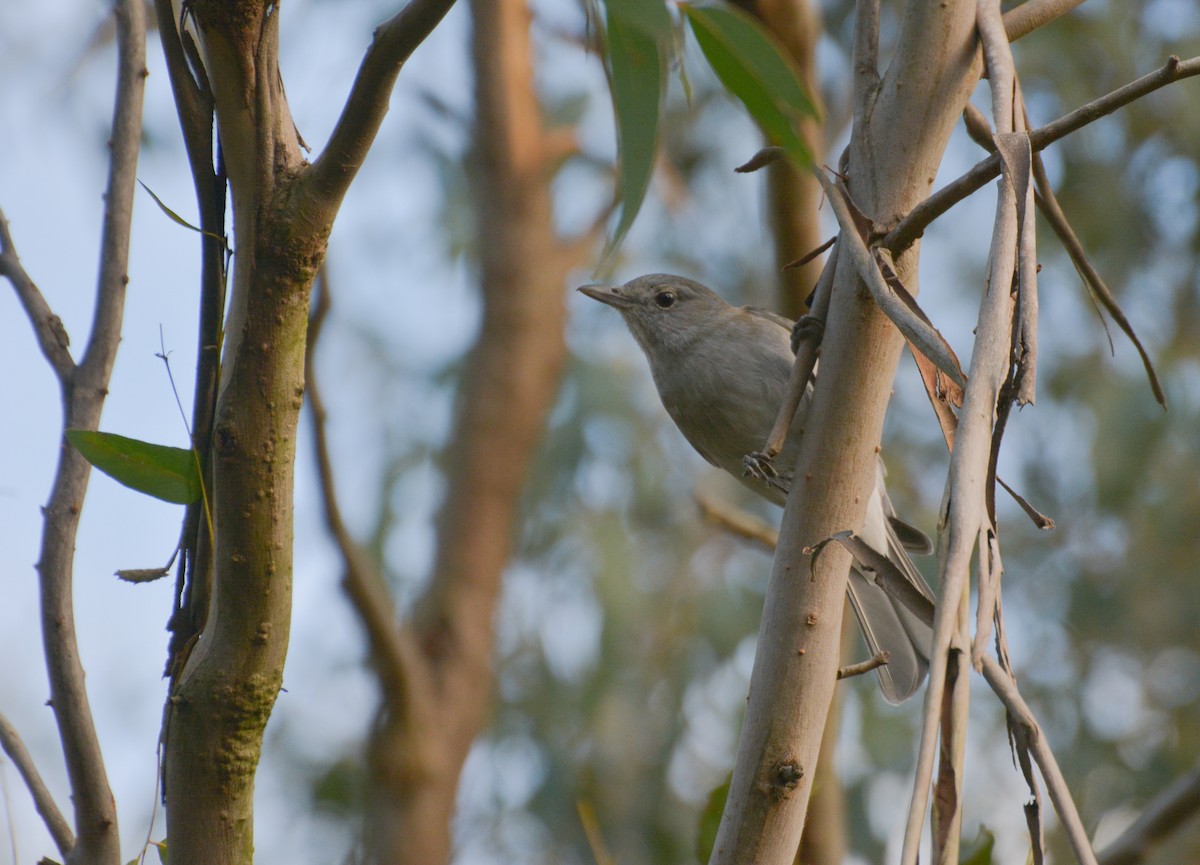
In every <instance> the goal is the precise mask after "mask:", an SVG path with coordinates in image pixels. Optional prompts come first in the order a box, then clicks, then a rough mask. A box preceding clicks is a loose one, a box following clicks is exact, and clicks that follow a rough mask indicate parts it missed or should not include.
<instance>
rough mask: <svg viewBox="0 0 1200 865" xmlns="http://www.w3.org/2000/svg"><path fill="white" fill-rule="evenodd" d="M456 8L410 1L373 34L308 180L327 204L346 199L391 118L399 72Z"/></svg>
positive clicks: (434, 0)
mask: <svg viewBox="0 0 1200 865" xmlns="http://www.w3.org/2000/svg"><path fill="white" fill-rule="evenodd" d="M453 5H454V0H410V2H409V4H408V5H407V6H405V7H404V8H403V9H401V10H400V11H399V12H397V13H396V14H395V15H393V16H392V17H391V18H389V19H388V20H387V21H385V22H384V23H383V24H381V25H379V27H377V28H376V29H375V38H374V40H373V41H372V42H371V47H370V48H368V49H367V53H366V55H365V56H364V57H363V61H362V65H361V66H359V68H358V75H357V77H356V78H355V79H354V84H353V86H352V87H351V89H350V97H349V98H348V99H347V100H346V107H345V108H343V109H342V116H341V117H339V118H338V122H337V126H335V127H334V129H333V134H332V135H331V136H330V138H329V143H328V144H327V145H326V146H325V150H324V152H322V153H321V155H320V156H319V157H318V158H317V160H316V161H315V162H314V163H313V165H312V169H311V173H310V174H309V177H308V183H310V184H311V186H312V188H313V189H314V190H315V192H316V194H317V195H318V197H320V198H321V199H323V200H324V201H325V202H326V203H328V204H334V205H335V204H336V203H337V202H338V201H340V200H341V198H342V196H343V195H345V194H346V190H347V189H348V188H349V187H350V181H352V180H353V179H354V176H355V175H356V174H357V173H358V169H359V168H361V167H362V164H363V160H364V159H366V157H367V151H368V150H369V149H370V148H371V142H373V141H374V140H375V135H376V133H378V132H379V126H380V124H381V123H383V118H384V116H385V115H386V114H387V110H388V101H389V100H390V99H391V95H392V87H393V86H394V85H395V83H396V77H397V76H398V75H399V74H400V69H401V68H402V67H403V66H404V64H405V62H406V61H407V60H408V58H409V57H410V56H411V55H412V53H413V51H415V50H416V49H417V46H418V45H420V44H421V43H422V42H423V41H425V37H427V36H428V35H429V34H430V33H431V32H432V31H433V28H434V27H436V26H437V25H438V22H440V21H441V20H442V18H443V17H445V15H446V13H447V12H449V11H450V7H451V6H453Z"/></svg>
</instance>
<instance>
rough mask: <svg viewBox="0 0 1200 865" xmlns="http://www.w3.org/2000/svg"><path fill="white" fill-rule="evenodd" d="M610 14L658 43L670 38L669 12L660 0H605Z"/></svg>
mask: <svg viewBox="0 0 1200 865" xmlns="http://www.w3.org/2000/svg"><path fill="white" fill-rule="evenodd" d="M604 5H605V8H606V9H607V10H608V14H609V15H610V16H612V15H616V16H617V17H618V18H620V19H621V20H622V21H623V22H624V23H625V24H628V25H629V26H631V27H634V28H636V29H637V30H640V31H641V32H642V33H643V34H645V35H646V36H649V37H650V38H652V39H655V40H657V41H658V42H659V43H660V44H661V43H663V42H665V41H666V40H668V39H670V38H671V14H670V13H669V12H668V11H667V7H666V4H664V3H663V2H662V0H606V2H605V4H604Z"/></svg>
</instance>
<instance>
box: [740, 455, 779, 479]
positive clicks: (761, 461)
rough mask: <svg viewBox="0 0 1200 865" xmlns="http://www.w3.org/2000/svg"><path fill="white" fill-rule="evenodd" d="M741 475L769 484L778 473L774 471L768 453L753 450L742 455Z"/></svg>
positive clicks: (773, 465)
mask: <svg viewBox="0 0 1200 865" xmlns="http://www.w3.org/2000/svg"><path fill="white" fill-rule="evenodd" d="M742 477H747V478H754V479H755V480H759V481H762V482H763V483H766V484H770V483H771V482H772V481H775V480H776V479H777V478H778V477H779V473H778V472H777V471H775V464H774V462H773V461H772V457H771V456H770V455H769V454H766V453H763V452H762V451H755V452H754V453H749V454H746V455H745V456H744V457H742Z"/></svg>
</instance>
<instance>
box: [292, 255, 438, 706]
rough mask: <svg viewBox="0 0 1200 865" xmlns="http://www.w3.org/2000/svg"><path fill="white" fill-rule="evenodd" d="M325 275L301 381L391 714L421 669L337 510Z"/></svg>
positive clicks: (353, 596) (332, 530) (350, 591)
mask: <svg viewBox="0 0 1200 865" xmlns="http://www.w3.org/2000/svg"><path fill="white" fill-rule="evenodd" d="M326 274H327V272H326V269H325V268H324V267H322V268H321V271H320V273H319V275H318V281H317V287H316V299H315V304H314V306H313V312H312V316H311V317H310V319H309V325H308V342H307V346H306V349H305V355H304V378H305V382H306V391H307V397H308V405H309V409H310V417H311V418H312V431H313V452H314V456H315V458H316V462H317V479H318V482H319V485H320V488H321V505H322V510H323V511H324V514H325V526H326V528H327V529H329V534H330V535H331V536H332V537H333V540H334V543H335V544H336V545H337V548H338V552H339V553H340V554H341V557H342V564H343V567H344V573H343V576H342V588H343V589H344V590H345V592H346V596H347V597H348V598H349V599H350V603H351V604H353V606H354V609H355V612H357V613H358V617H359V619H360V620H361V621H362V623H363V629H364V630H365V631H366V633H367V642H368V643H369V644H370V647H371V659H372V661H373V662H374V664H375V670H376V672H377V673H378V675H379V677H380V679H381V680H382V682H381V684H382V691H383V695H384V699H385V700H387V702H388V704H389V706H390V707H391V708H392V710H393V712H395V710H397V709H401V708H402V707H403V706H404V704H405V703H406V696H407V695H408V694H409V692H410V688H409V686H408V682H409V681H410V679H411V678H412V677H413V675H415V674H416V673H417V672H418V671H419V668H420V664H419V662H418V660H417V659H418V653H417V649H416V646H415V645H414V644H413V643H412V640H411V635H405V634H403V633H401V631H400V627H399V623H398V621H397V618H396V611H395V606H394V605H393V603H392V598H391V595H389V594H388V592H387V589H386V588H385V584H384V579H383V575H382V574H380V573H379V572H378V570H377V569H376V568H375V567H374V565H372V564H371V562H370V561H369V559H368V558H367V555H366V553H365V551H364V550H363V549H362V547H360V546H359V544H358V543H357V542H356V541H355V540H354V538H353V537H351V535H350V531H349V530H348V529H347V528H346V524H345V522H343V520H342V514H341V508H340V507H339V505H338V500H337V488H336V485H335V483H334V479H333V463H332V460H331V459H330V456H329V440H328V436H327V435H326V430H325V418H326V412H325V401H324V399H322V396H321V390H320V387H319V386H318V381H317V374H316V365H315V360H316V350H317V342H318V340H319V339H320V337H321V332H322V328H323V326H324V323H325V319H326V317H327V316H328V313H329V307H330V299H329V283H328V278H327V275H326Z"/></svg>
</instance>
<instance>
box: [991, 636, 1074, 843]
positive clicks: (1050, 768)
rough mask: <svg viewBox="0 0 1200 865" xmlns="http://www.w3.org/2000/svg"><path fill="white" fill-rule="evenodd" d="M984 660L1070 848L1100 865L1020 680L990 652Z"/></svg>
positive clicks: (992, 685) (992, 683) (992, 684)
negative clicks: (1019, 729) (1023, 732)
mask: <svg viewBox="0 0 1200 865" xmlns="http://www.w3.org/2000/svg"><path fill="white" fill-rule="evenodd" d="M981 660H982V663H983V670H982V672H983V677H984V679H986V680H987V683H988V684H989V685H990V686H991V688H992V690H993V691H994V692H995V693H996V696H997V697H999V698H1000V701H1001V702H1002V703H1004V707H1005V708H1006V709H1008V712H1009V714H1010V715H1011V716H1012V719H1013V721H1014V723H1016V724H1018V725H1020V726H1021V727H1024V728H1025V730H1026V733H1027V735H1028V746H1029V749H1030V752H1031V753H1032V754H1033V758H1034V761H1035V762H1036V763H1037V766H1038V769H1039V771H1040V772H1041V775H1042V780H1043V781H1045V782H1046V790H1047V792H1048V793H1049V794H1050V801H1051V802H1053V803H1054V810H1055V811H1056V812H1057V813H1058V818H1059V820H1061V821H1062V824H1063V828H1064V829H1065V830H1066V832H1067V838H1068V839H1069V840H1070V843H1071V848H1072V849H1073V850H1074V851H1075V857H1076V859H1078V860H1079V862H1080V863H1081V865H1097V862H1096V854H1095V852H1093V850H1092V844H1091V841H1090V840H1089V839H1088V835H1087V830H1086V829H1085V828H1084V826H1083V821H1082V820H1081V819H1080V817H1079V811H1078V809H1076V807H1075V801H1074V799H1072V798H1071V791H1070V789H1069V788H1068V787H1067V782H1066V780H1065V779H1064V778H1063V775H1062V771H1061V770H1060V769H1059V767H1058V762H1057V761H1056V760H1055V759H1054V752H1053V751H1051V750H1050V746H1049V744H1048V743H1047V742H1046V737H1045V736H1043V735H1042V730H1041V727H1039V726H1038V722H1037V719H1036V718H1035V717H1034V715H1033V712H1032V711H1031V710H1030V708H1029V706H1028V705H1027V704H1026V703H1025V700H1024V699H1023V698H1022V697H1021V693H1020V691H1018V690H1017V683H1016V682H1015V681H1014V680H1013V678H1012V676H1011V675H1010V674H1009V673H1007V672H1005V670H1004V669H1003V668H1002V667H1001V666H1000V663H999V662H998V661H997V660H996V659H995V658H993V657H992V656H991V655H984V656H983V658H982V659H981Z"/></svg>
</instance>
